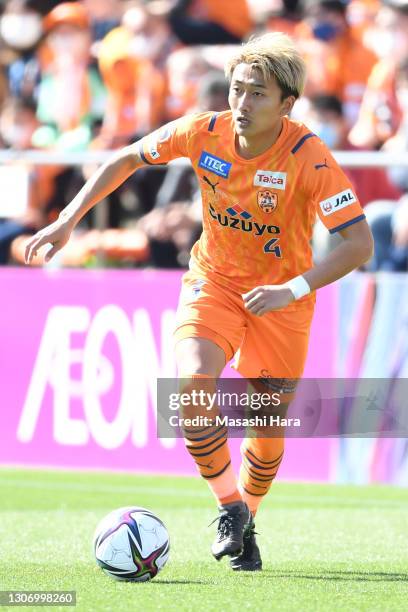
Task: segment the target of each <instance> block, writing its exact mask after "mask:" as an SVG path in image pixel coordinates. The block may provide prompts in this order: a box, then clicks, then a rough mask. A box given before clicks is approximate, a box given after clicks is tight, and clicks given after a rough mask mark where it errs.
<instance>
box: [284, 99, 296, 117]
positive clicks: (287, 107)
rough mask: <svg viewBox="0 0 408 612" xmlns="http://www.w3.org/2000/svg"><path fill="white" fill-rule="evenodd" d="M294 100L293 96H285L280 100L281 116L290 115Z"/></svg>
mask: <svg viewBox="0 0 408 612" xmlns="http://www.w3.org/2000/svg"><path fill="white" fill-rule="evenodd" d="M295 102H296V98H295V96H287V98H284V99H283V100H282V104H281V116H282V117H283V116H284V115H290V113H291V110H292V108H293V105H294V104H295Z"/></svg>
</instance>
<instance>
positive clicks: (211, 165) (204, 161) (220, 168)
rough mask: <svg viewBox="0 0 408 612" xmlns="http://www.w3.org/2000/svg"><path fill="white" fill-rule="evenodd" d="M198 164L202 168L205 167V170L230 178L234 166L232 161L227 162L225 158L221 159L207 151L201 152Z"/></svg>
mask: <svg viewBox="0 0 408 612" xmlns="http://www.w3.org/2000/svg"><path fill="white" fill-rule="evenodd" d="M198 165H199V166H200V168H205V170H208V171H209V172H213V173H214V174H217V175H218V176H222V178H228V175H229V172H230V170H231V166H232V164H231V163H230V162H227V161H225V159H221V158H220V157H216V156H215V155H212V154H211V153H207V151H203V152H202V153H201V157H200V160H199V162H198Z"/></svg>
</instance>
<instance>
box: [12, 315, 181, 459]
mask: <svg viewBox="0 0 408 612" xmlns="http://www.w3.org/2000/svg"><path fill="white" fill-rule="evenodd" d="M175 316H176V315H175V312H174V311H172V310H166V311H163V313H162V315H161V321H160V333H159V336H160V338H161V346H160V350H159V351H158V350H157V348H156V342H155V339H154V333H153V328H152V323H151V320H150V317H149V313H148V311H147V310H145V309H139V310H135V311H134V313H133V316H132V317H131V318H130V319H129V317H128V315H127V314H126V313H125V312H124V311H123V310H122V309H121V308H120V307H119V306H117V305H113V304H111V305H106V306H104V307H103V308H101V309H100V310H99V311H97V313H96V314H95V315H94V316H93V317H92V316H91V313H90V312H89V310H88V308H86V307H83V306H56V307H54V308H52V309H51V310H50V311H49V313H48V317H47V321H46V323H45V327H44V331H43V334H42V338H41V342H40V346H39V350H38V354H37V358H36V361H35V364H34V368H33V371H32V375H31V380H30V383H29V386H28V390H27V395H26V398H25V402H24V406H23V410H22V413H21V417H20V421H19V424H18V428H17V438H18V440H19V441H20V442H30V440H32V439H33V437H34V436H35V432H36V428H37V425H38V420H39V417H40V414H41V411H42V410H44V409H45V407H46V405H48V406H49V403H48V404H47V398H48V399H49V397H50V396H51V398H52V425H53V437H54V440H55V441H56V442H58V443H59V444H64V445H73V446H83V445H86V444H87V443H88V442H89V440H90V439H93V440H94V441H95V442H96V443H97V444H98V445H99V446H101V447H102V448H105V449H115V448H119V447H120V446H121V445H122V444H123V443H124V442H125V441H126V440H127V439H128V437H129V436H130V440H131V442H132V443H133V445H134V446H135V447H143V446H146V445H147V443H148V432H149V419H150V422H151V419H152V418H154V419H155V421H156V422H157V414H156V411H157V384H156V379H157V378H159V377H162V378H174V377H175V375H176V368H175V363H174V357H173V345H172V331H173V329H174V325H175ZM73 334H75V339H76V342H75V347H77V346H78V340H77V339H78V334H81V335H82V337H81V336H80V338H81V348H80V349H78V348H74V346H73V337H72V336H73ZM108 334H109V335H110V337H111V335H112V334H113V338H114V340H115V342H116V344H117V347H118V350H116V359H115V360H111V359H109V358H108V357H106V355H104V354H103V352H102V351H103V347H104V343H105V342H106V339H107V336H108ZM78 365H79V367H80V370H81V375H80V378H79V380H74V379H73V377H72V370H73V368H74V367H75V368H76V369H78ZM114 383H115V384H116V388H117V389H119V399H118V402H117V406H115V407H114V408H115V409H116V411H115V416H114V418H113V419H109V420H108V419H107V418H106V417H105V415H104V400H105V403H106V397H105V398H104V396H106V395H107V393H108V392H109V391H110V390H111V389H112V387H113V384H114ZM74 399H76V403H78V401H80V402H82V405H83V418H78V414H77V416H76V418H74V417H73V415H72V404H73V400H74ZM111 401H112V400H111ZM111 412H112V411H111ZM155 427H156V423H155ZM175 443H176V440H173V439H162V440H161V444H162V445H163V446H164V447H167V448H171V447H173V446H175Z"/></svg>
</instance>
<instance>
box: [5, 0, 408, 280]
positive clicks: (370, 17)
mask: <svg viewBox="0 0 408 612" xmlns="http://www.w3.org/2000/svg"><path fill="white" fill-rule="evenodd" d="M268 31H281V32H285V33H287V34H289V35H291V36H292V37H293V38H294V39H295V40H296V42H297V45H298V47H299V49H300V50H301V52H302V54H303V55H304V57H305V59H306V61H307V65H308V81H307V86H306V90H305V94H304V96H303V97H302V98H301V99H300V100H299V101H297V103H296V105H295V108H294V111H293V115H292V117H293V118H294V119H296V120H299V121H302V122H304V123H305V124H306V125H308V127H309V128H310V129H311V130H312V131H314V132H315V133H316V134H317V135H318V136H320V138H321V139H322V140H323V141H325V142H326V144H327V145H328V146H329V147H330V149H332V150H333V151H336V150H384V151H392V152H396V153H400V154H401V157H402V156H404V155H407V152H408V0H349V1H347V0H345V1H342V0H81V1H76V0H74V1H72V2H58V1H57V0H2V1H1V0H0V105H1V111H0V148H2V149H11V150H14V151H16V152H17V153H16V155H15V157H16V161H13V162H7V163H5V164H3V165H2V166H1V167H0V189H1V190H2V195H3V197H2V198H1V199H0V264H7V263H12V264H14V265H15V264H21V263H22V262H23V251H24V241H25V240H26V237H27V235H29V234H30V233H33V232H35V231H36V230H37V229H39V228H40V227H42V226H44V225H45V224H46V223H48V222H50V221H52V220H53V219H55V218H56V217H57V216H58V214H59V212H60V210H61V209H62V208H63V207H64V206H65V205H66V204H67V203H68V202H69V201H70V199H71V198H72V197H73V195H74V194H75V193H76V192H77V191H78V189H79V188H80V187H81V185H82V184H83V183H84V181H85V180H86V179H87V177H89V176H90V174H91V173H92V172H93V170H94V168H95V167H94V166H92V165H85V166H83V167H78V166H75V167H73V166H69V165H67V166H61V165H58V166H57V165H51V164H48V165H34V164H29V163H28V162H22V161H18V152H19V151H23V150H30V149H37V150H41V151H47V152H50V154H51V155H52V152H53V151H58V152H82V151H87V150H93V151H95V150H112V149H115V148H118V147H121V146H123V145H126V144H128V143H130V142H133V141H134V140H136V139H137V138H140V137H141V136H143V135H145V134H147V133H149V132H151V131H152V130H154V129H155V128H157V127H159V126H161V125H162V124H164V123H165V122H167V121H170V120H173V119H175V118H177V117H180V116H182V115H184V114H186V113H191V112H200V111H206V110H213V111H221V110H225V109H227V108H228V84H227V83H226V81H225V77H224V74H223V64H224V62H225V60H226V59H227V58H228V56H229V55H230V54H232V53H234V51H235V49H236V45H240V44H241V43H242V42H243V41H245V40H247V39H248V37H250V36H251V35H252V34H261V33H264V32H268ZM346 172H347V174H348V175H349V176H350V178H351V180H352V181H353V183H354V185H355V188H356V191H357V193H358V196H359V198H360V201H361V202H362V204H363V205H364V206H365V211H366V214H367V218H368V220H369V222H370V225H371V227H372V231H373V233H374V237H375V241H376V253H375V257H374V258H373V260H372V262H371V263H370V264H369V269H371V270H384V269H387V270H395V271H406V270H407V269H408V268H407V263H408V166H400V167H392V168H389V169H384V168H358V169H357V168H354V169H346ZM1 202H2V203H1ZM200 231H201V209H200V195H199V189H198V185H197V182H196V179H195V176H194V174H193V172H192V170H191V168H190V167H189V166H188V165H183V164H175V165H170V166H168V167H160V168H146V169H145V168H143V169H141V170H139V171H138V172H136V173H135V174H134V175H133V176H132V177H130V178H129V179H128V180H127V181H126V183H125V184H124V185H123V186H122V187H121V188H120V189H118V190H117V191H116V192H115V193H114V194H112V196H110V197H109V199H108V201H107V202H105V204H103V205H102V206H101V205H100V206H99V207H96V208H95V209H94V210H93V211H92V213H90V214H89V215H87V217H86V218H85V219H84V220H83V221H82V222H81V224H80V225H79V227H78V229H77V231H76V232H75V235H74V237H73V239H72V240H71V241H70V243H69V244H68V245H67V247H66V248H65V249H64V250H63V251H62V253H61V255H60V258H61V259H60V261H59V264H60V265H68V266H93V265H99V264H100V263H101V262H103V264H104V265H112V266H131V267H135V266H157V267H171V268H174V267H184V266H185V265H186V264H187V261H188V255H189V250H190V248H191V245H192V243H193V242H194V241H195V240H196V238H197V237H198V236H199V234H200ZM331 240H332V239H331ZM314 248H315V254H316V258H317V259H318V258H319V257H322V256H324V254H325V253H326V252H327V250H328V249H330V248H331V242H330V240H329V238H328V234H327V232H323V231H322V228H321V227H319V225H318V224H317V226H316V231H315V238H314Z"/></svg>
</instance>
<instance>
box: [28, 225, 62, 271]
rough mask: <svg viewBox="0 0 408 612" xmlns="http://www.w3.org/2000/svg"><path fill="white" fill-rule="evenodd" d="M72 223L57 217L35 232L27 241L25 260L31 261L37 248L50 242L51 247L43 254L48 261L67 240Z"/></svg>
mask: <svg viewBox="0 0 408 612" xmlns="http://www.w3.org/2000/svg"><path fill="white" fill-rule="evenodd" d="M72 229H73V225H72V224H71V223H69V222H68V221H66V220H62V219H57V220H56V221H55V222H54V223H51V225H47V227H44V228H43V229H42V230H40V231H39V232H37V233H36V234H35V235H34V236H33V237H32V238H31V239H30V240H29V241H28V242H27V245H26V248H25V254H24V255H25V262H26V264H29V263H31V261H32V260H33V258H34V257H35V256H36V255H37V253H38V250H39V249H40V248H41V247H42V246H43V245H44V244H48V243H50V244H51V245H52V247H51V249H50V250H49V251H48V252H47V254H46V256H45V261H50V259H51V258H52V257H54V255H55V253H58V251H59V250H60V249H62V247H63V246H64V245H65V244H66V243H67V242H68V240H69V237H70V235H71V232H72Z"/></svg>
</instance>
